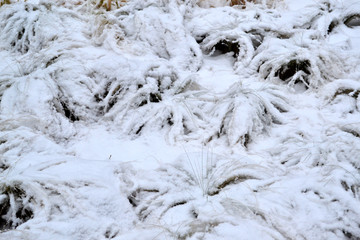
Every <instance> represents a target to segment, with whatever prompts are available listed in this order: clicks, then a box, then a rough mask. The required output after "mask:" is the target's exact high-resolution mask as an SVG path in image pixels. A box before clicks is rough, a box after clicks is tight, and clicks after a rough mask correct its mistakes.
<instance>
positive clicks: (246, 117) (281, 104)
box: [208, 83, 289, 147]
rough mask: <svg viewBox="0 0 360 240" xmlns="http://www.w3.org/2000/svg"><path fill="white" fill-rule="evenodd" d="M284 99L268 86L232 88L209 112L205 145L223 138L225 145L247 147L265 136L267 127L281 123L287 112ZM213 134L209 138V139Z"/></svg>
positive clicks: (279, 92) (278, 91)
mask: <svg viewBox="0 0 360 240" xmlns="http://www.w3.org/2000/svg"><path fill="white" fill-rule="evenodd" d="M288 106H289V105H288V103H287V101H286V97H285V95H283V94H282V93H281V91H280V90H279V89H278V88H277V87H275V86H272V85H265V84H256V85H255V84H250V83H248V85H246V84H244V86H242V85H241V84H235V85H234V86H232V88H231V89H230V90H228V91H227V92H225V93H224V96H222V97H220V98H219V100H218V101H217V102H215V105H214V106H213V107H212V109H211V110H210V116H211V121H210V129H212V131H213V132H210V136H209V139H208V141H211V140H213V139H214V137H215V138H216V137H218V138H220V137H221V136H223V135H225V136H226V138H227V141H228V144H229V145H236V144H238V143H239V144H241V145H243V146H245V147H246V146H247V145H248V144H249V142H250V141H251V140H252V138H253V137H254V136H256V135H258V134H262V133H266V131H267V130H268V128H269V127H270V126H271V124H282V123H284V119H285V118H284V117H283V116H282V113H285V112H287V111H288ZM212 134H213V135H212Z"/></svg>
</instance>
